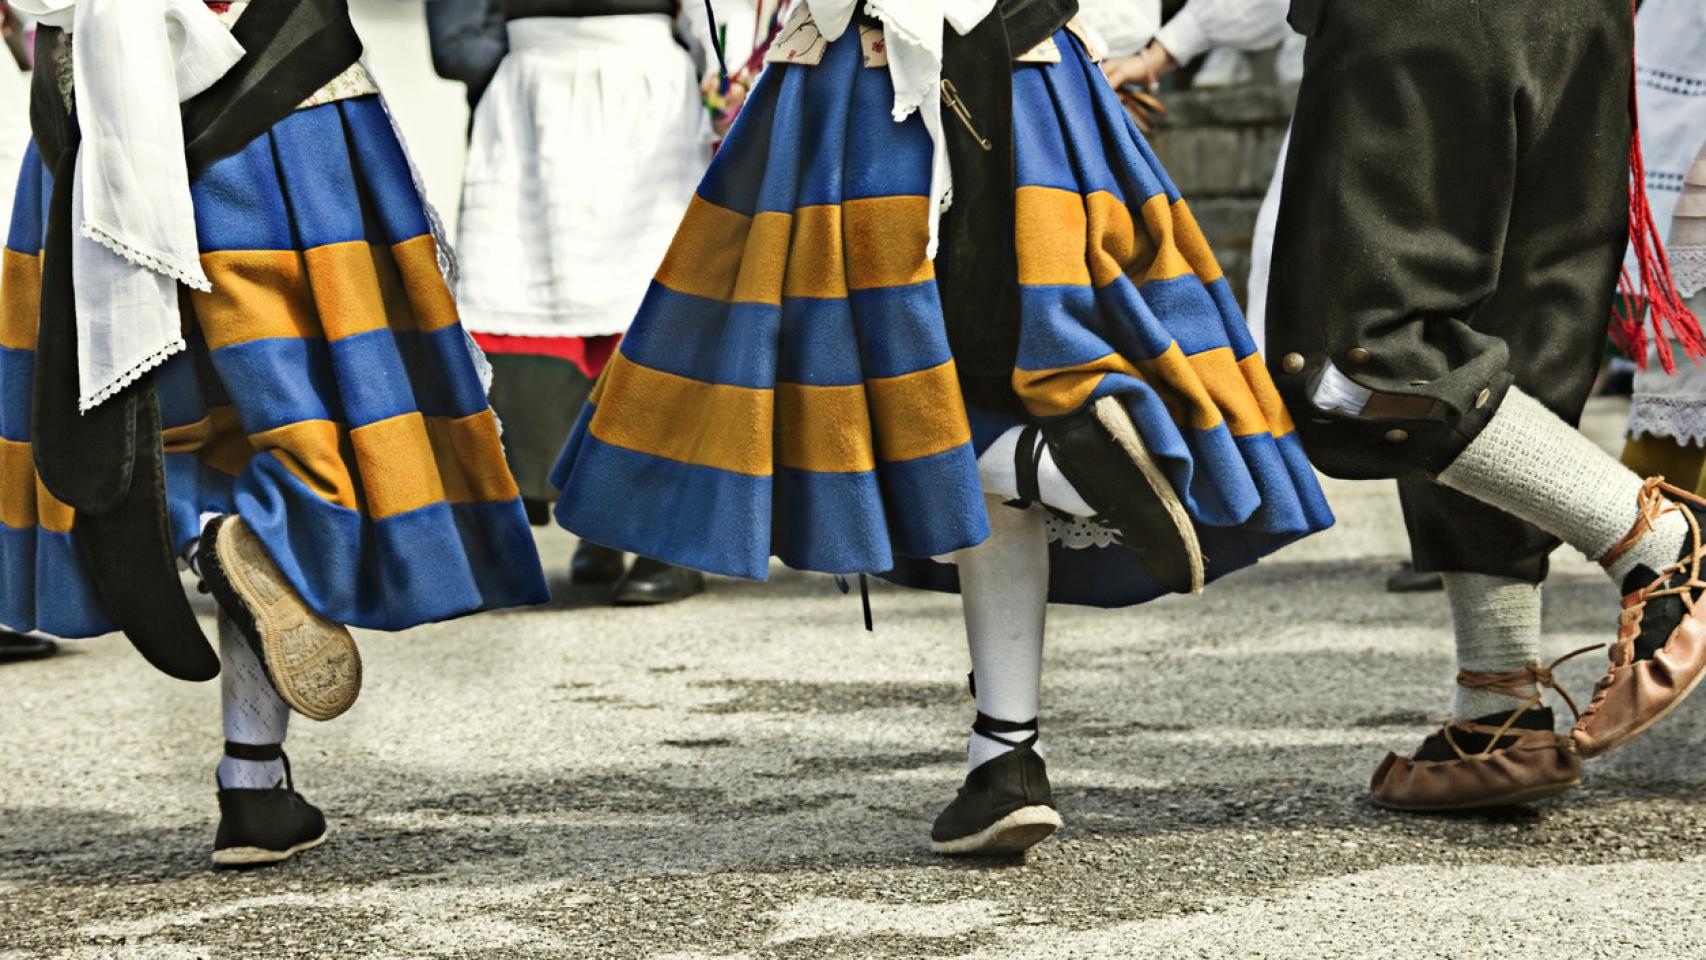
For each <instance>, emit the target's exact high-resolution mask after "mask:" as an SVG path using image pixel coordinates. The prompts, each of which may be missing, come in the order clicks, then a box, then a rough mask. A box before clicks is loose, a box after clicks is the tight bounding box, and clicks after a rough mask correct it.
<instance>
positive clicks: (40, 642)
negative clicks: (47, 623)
mask: <svg viewBox="0 0 1706 960" xmlns="http://www.w3.org/2000/svg"><path fill="white" fill-rule="evenodd" d="M58 652H59V644H57V643H54V642H53V641H52V640H49V639H48V638H46V637H32V636H29V635H28V634H23V633H12V632H10V631H0V663H23V662H24V661H25V660H46V659H47V658H48V657H51V656H53V655H54V654H56V653H58Z"/></svg>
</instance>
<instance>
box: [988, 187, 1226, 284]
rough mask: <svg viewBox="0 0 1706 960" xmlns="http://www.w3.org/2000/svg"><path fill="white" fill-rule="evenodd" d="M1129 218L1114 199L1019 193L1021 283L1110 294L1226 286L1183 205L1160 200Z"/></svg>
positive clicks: (1035, 190) (1038, 190) (1046, 190)
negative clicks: (1193, 280) (1138, 219)
mask: <svg viewBox="0 0 1706 960" xmlns="http://www.w3.org/2000/svg"><path fill="white" fill-rule="evenodd" d="M1140 213H1141V215H1142V217H1143V224H1144V231H1143V232H1142V233H1139V232H1138V231H1137V226H1136V223H1135V221H1134V220H1133V219H1132V215H1131V210H1130V208H1128V207H1127V206H1126V205H1125V203H1124V202H1123V201H1121V200H1120V199H1119V198H1118V197H1116V196H1114V195H1113V194H1111V193H1109V192H1107V191H1105V190H1098V191H1095V192H1093V193H1089V194H1080V193H1077V192H1075V191H1072V190H1062V189H1060V188H1058V187H1020V188H1019V189H1018V197H1017V214H1018V244H1019V283H1020V284H1022V285H1024V286H1079V287H1082V286H1095V287H1105V286H1107V285H1108V284H1110V283H1113V282H1114V281H1115V280H1117V279H1119V278H1120V277H1122V276H1127V277H1130V278H1131V279H1132V280H1133V281H1134V282H1136V283H1139V284H1144V283H1150V282H1154V281H1160V280H1172V279H1175V278H1177V277H1183V276H1188V275H1190V274H1193V273H1194V274H1195V275H1196V276H1197V278H1198V279H1200V280H1201V281H1202V282H1203V283H1205V284H1208V283H1213V282H1214V281H1216V280H1218V279H1220V278H1221V276H1222V273H1221V270H1220V265H1219V263H1218V262H1217V261H1216V260H1215V259H1214V254H1213V253H1212V252H1211V251H1210V250H1209V246H1208V241H1207V239H1206V238H1205V237H1204V236H1203V233H1202V229H1201V227H1199V226H1198V225H1197V222H1196V218H1195V217H1194V216H1192V214H1191V211H1190V208H1189V207H1188V206H1187V205H1186V204H1185V202H1184V201H1183V200H1179V201H1177V202H1174V203H1169V202H1168V200H1167V197H1166V195H1165V194H1156V195H1155V196H1153V197H1150V198H1149V199H1148V200H1146V201H1144V203H1143V205H1142V207H1141V208H1140Z"/></svg>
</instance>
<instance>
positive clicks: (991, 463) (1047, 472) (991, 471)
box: [977, 427, 1096, 517]
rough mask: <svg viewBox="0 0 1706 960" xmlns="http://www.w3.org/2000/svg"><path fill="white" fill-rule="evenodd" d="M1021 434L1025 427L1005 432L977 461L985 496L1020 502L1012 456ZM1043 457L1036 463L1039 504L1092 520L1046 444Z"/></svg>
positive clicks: (1086, 506) (1088, 506) (979, 477)
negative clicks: (1040, 499)
mask: <svg viewBox="0 0 1706 960" xmlns="http://www.w3.org/2000/svg"><path fill="white" fill-rule="evenodd" d="M1024 430H1025V428H1024V427H1014V428H1013V429H1011V430H1009V431H1007V432H1006V433H1004V434H1002V435H1001V436H999V437H997V438H996V439H995V442H994V443H992V444H990V445H989V449H987V450H985V451H983V456H981V457H978V458H977V474H978V479H979V480H980V481H981V482H982V484H983V490H984V492H985V493H991V494H995V495H997V496H1000V497H1001V498H1002V499H1004V500H1017V499H1019V467H1018V464H1017V463H1015V462H1014V461H1015V457H1014V454H1015V452H1016V451H1017V450H1018V447H1019V435H1020V434H1021V433H1023V432H1024ZM1042 454H1043V457H1042V460H1041V461H1039V462H1038V463H1037V492H1038V493H1039V494H1041V495H1042V501H1043V502H1044V503H1046V504H1048V505H1049V506H1051V507H1053V508H1055V509H1056V510H1061V511H1064V512H1066V513H1070V514H1072V515H1073V516H1075V517H1093V516H1095V515H1096V511H1095V510H1093V509H1091V507H1090V505H1089V504H1088V503H1085V502H1084V498H1083V497H1081V496H1079V494H1078V490H1077V489H1076V488H1075V487H1073V486H1072V483H1071V482H1070V481H1068V480H1067V479H1066V475H1065V474H1063V473H1061V472H1060V467H1058V466H1056V465H1055V462H1054V454H1053V453H1051V452H1050V451H1049V448H1048V445H1047V444H1044V445H1043V448H1042ZM992 509H993V508H992Z"/></svg>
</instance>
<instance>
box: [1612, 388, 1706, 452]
mask: <svg viewBox="0 0 1706 960" xmlns="http://www.w3.org/2000/svg"><path fill="white" fill-rule="evenodd" d="M1629 436H1631V437H1633V438H1635V439H1637V440H1639V439H1641V438H1642V437H1646V436H1652V437H1668V438H1669V439H1672V440H1676V441H1678V442H1680V443H1683V444H1693V445H1694V446H1698V447H1706V397H1661V396H1653V395H1650V394H1645V395H1644V394H1636V395H1635V399H1634V402H1633V403H1632V404H1631V405H1630V408H1629Z"/></svg>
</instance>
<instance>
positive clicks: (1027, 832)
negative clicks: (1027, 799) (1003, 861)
mask: <svg viewBox="0 0 1706 960" xmlns="http://www.w3.org/2000/svg"><path fill="white" fill-rule="evenodd" d="M1059 829H1060V813H1059V811H1057V810H1055V809H1054V808H1053V807H1044V806H1040V805H1039V806H1034V807H1021V808H1020V809H1018V810H1015V811H1013V812H1012V813H1009V814H1008V815H1006V816H1005V817H1002V818H1001V819H1000V820H997V821H995V822H994V823H992V824H990V825H989V826H987V827H985V828H983V829H982V830H979V831H978V832H977V833H974V834H972V835H971V836H969V837H961V838H960V839H958V840H932V841H930V846H931V848H932V849H934V850H935V851H936V852H937V853H940V854H942V855H943V856H949V857H977V856H993V855H998V854H1014V853H1024V852H1025V851H1026V850H1029V849H1031V848H1032V847H1034V846H1036V845H1037V844H1039V843H1042V842H1043V841H1044V840H1047V839H1048V838H1049V836H1050V835H1051V834H1053V833H1054V832H1055V831H1056V830H1059Z"/></svg>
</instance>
